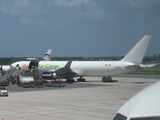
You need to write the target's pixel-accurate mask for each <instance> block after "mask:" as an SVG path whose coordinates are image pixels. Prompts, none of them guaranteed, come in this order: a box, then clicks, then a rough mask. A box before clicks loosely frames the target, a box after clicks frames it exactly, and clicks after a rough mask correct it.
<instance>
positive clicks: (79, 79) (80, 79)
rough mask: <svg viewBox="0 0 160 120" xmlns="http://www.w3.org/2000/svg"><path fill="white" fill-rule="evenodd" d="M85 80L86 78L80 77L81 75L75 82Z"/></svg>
mask: <svg viewBox="0 0 160 120" xmlns="http://www.w3.org/2000/svg"><path fill="white" fill-rule="evenodd" d="M85 81H86V80H85V79H84V78H82V77H80V78H78V79H77V82H85Z"/></svg>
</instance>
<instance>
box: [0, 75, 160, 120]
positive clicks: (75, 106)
mask: <svg viewBox="0 0 160 120" xmlns="http://www.w3.org/2000/svg"><path fill="white" fill-rule="evenodd" d="M159 78H160V75H149V76H148V75H144V76H143V77H142V76H138V75H124V76H116V77H113V80H115V82H105V83H102V82H101V78H100V77H87V78H86V81H87V82H75V83H73V84H66V86H65V87H45V88H21V87H17V86H16V85H10V86H8V89H9V96H8V97H1V98H0V99H1V100H0V108H1V109H0V119H2V120H53V119H54V120H111V119H112V118H113V116H114V115H115V113H116V112H117V111H118V109H119V108H120V107H121V106H122V105H123V104H124V103H125V102H126V101H128V100H129V99H130V98H131V97H132V96H133V95H135V94H136V93H138V92H139V91H140V90H142V89H144V88H145V87H147V86H149V85H151V84H153V83H155V82H156V81H158V80H159ZM116 80H118V82H116Z"/></svg>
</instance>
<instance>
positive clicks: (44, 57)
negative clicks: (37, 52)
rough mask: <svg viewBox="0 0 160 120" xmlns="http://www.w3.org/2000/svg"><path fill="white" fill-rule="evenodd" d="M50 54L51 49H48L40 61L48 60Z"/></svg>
mask: <svg viewBox="0 0 160 120" xmlns="http://www.w3.org/2000/svg"><path fill="white" fill-rule="evenodd" d="M51 55H52V49H49V50H48V51H47V52H46V54H45V55H44V56H43V58H42V61H50V57H51Z"/></svg>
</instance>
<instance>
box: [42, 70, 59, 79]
mask: <svg viewBox="0 0 160 120" xmlns="http://www.w3.org/2000/svg"><path fill="white" fill-rule="evenodd" d="M42 78H43V79H55V78H57V75H56V73H55V72H48V71H46V72H43V73H42Z"/></svg>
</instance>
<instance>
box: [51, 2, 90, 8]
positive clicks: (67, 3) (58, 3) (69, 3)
mask: <svg viewBox="0 0 160 120" xmlns="http://www.w3.org/2000/svg"><path fill="white" fill-rule="evenodd" d="M90 2H91V0H55V1H54V2H53V4H55V5H57V6H67V7H81V4H82V3H84V4H89V3H90Z"/></svg>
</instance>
